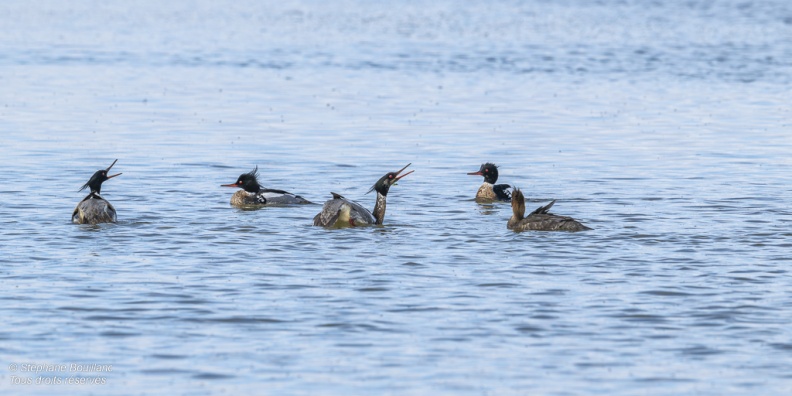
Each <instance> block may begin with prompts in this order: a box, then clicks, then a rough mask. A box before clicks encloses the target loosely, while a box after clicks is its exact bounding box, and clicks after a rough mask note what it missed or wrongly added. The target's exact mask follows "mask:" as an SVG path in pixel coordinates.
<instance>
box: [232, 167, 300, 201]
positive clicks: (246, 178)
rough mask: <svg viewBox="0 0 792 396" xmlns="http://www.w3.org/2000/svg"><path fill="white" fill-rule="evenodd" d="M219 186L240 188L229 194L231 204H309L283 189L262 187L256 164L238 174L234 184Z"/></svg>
mask: <svg viewBox="0 0 792 396" xmlns="http://www.w3.org/2000/svg"><path fill="white" fill-rule="evenodd" d="M220 186H221V187H235V188H241V190H239V191H237V192H235V193H234V195H232V196H231V205H234V206H251V205H258V206H264V205H290V204H309V203H311V202H310V201H308V200H307V199H305V198H303V197H301V196H299V195H294V194H292V193H290V192H286V191H283V190H273V189H269V188H264V187H262V186H261V185H260V184H259V183H258V166H256V169H253V170H252V171H250V172H248V173H243V174H241V175H239V178H238V179H237V181H236V183H234V184H221V185H220Z"/></svg>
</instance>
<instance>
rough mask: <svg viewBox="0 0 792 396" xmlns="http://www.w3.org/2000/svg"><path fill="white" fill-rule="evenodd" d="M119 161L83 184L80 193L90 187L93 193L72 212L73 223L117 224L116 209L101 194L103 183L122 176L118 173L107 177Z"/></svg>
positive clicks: (95, 173) (101, 170)
mask: <svg viewBox="0 0 792 396" xmlns="http://www.w3.org/2000/svg"><path fill="white" fill-rule="evenodd" d="M117 161H118V160H115V161H113V163H112V164H110V166H108V167H107V169H100V170H98V171H96V172H94V174H93V176H91V178H90V179H88V183H85V184H83V186H82V187H81V188H80V191H82V190H85V188H86V187H90V188H91V193H90V194H88V196H87V197H85V198H83V200H82V201H80V203H78V204H77V207H76V208H74V212H72V222H73V223H76V224H99V223H115V222H116V210H115V208H114V207H113V205H111V204H110V202H107V200H106V199H104V198H102V196H101V195H99V193H100V192H101V190H102V183H104V182H105V181H106V180H110V179H112V178H114V177H116V176H118V175H120V173H117V174H115V175H113V176H107V172H110V168H112V167H113V165H115V163H116V162H117Z"/></svg>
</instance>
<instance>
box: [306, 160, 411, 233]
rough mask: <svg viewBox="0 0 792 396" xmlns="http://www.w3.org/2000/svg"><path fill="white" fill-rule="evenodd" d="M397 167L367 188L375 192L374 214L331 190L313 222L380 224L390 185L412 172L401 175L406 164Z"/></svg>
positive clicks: (383, 217)
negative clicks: (329, 198)
mask: <svg viewBox="0 0 792 396" xmlns="http://www.w3.org/2000/svg"><path fill="white" fill-rule="evenodd" d="M410 165H411V164H407V166H405V167H404V168H401V169H399V171H397V172H388V173H386V174H385V176H382V177H381V178H380V179H379V180H377V182H376V183H374V185H373V186H372V187H371V189H370V190H368V192H367V193H366V194H368V193H370V192H372V191H376V192H377V203H376V204H375V205H374V214H373V215H372V214H371V212H369V211H368V210H367V209H366V208H364V207H363V206H361V205H360V204H358V203H357V202H353V201H350V200H348V199H346V198H344V197H342V196H341V195H339V194H336V193H334V192H331V193H330V194H332V195H333V199H331V200H329V201H327V202H325V204H324V206H323V207H322V211H321V212H319V214H317V215H316V217H314V222H313V224H314V225H315V226H322V227H345V226H352V227H355V226H365V225H370V224H376V225H382V222H383V220H384V219H385V206H386V197H387V196H388V191H389V190H390V187H391V186H393V185H395V184H396V182H397V181H399V179H401V178H403V177H404V176H407V175H409V174H410V173H413V172H414V171H409V172H407V173H405V174H403V175H401V176H399V174H401V173H402V171H404V170H405V169H407V167H408V166H410Z"/></svg>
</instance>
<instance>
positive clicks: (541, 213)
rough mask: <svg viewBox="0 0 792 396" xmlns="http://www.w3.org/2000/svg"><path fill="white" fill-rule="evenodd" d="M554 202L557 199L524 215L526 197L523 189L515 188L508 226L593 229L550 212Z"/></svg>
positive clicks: (511, 227)
mask: <svg viewBox="0 0 792 396" xmlns="http://www.w3.org/2000/svg"><path fill="white" fill-rule="evenodd" d="M554 203H555V200H553V202H550V203H549V204H547V205H546V206H540V207H539V208H537V209H536V210H534V211H533V212H531V213H530V214H529V215H528V216H523V215H524V214H525V198H524V197H523V193H522V191H520V190H519V189H515V190H514V192H512V198H511V205H512V211H513V212H514V214H513V215H512V217H511V218H510V219H509V222H508V223H506V228H508V229H510V230H514V231H527V230H534V231H585V230H590V229H591V228H589V227H586V226H584V225H583V224H580V222H578V221H577V220H575V219H573V218H571V217H566V216H557V215H554V214H552V213H548V211H549V210H550V207H551V206H553V204H554Z"/></svg>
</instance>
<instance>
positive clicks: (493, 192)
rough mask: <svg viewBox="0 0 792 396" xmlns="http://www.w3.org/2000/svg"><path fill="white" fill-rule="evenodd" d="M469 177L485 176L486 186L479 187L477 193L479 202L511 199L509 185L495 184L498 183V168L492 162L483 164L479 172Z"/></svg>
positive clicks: (472, 173) (471, 173)
mask: <svg viewBox="0 0 792 396" xmlns="http://www.w3.org/2000/svg"><path fill="white" fill-rule="evenodd" d="M468 175H476V176H484V184H482V185H481V187H479V189H478V192H477V193H476V200H477V201H481V200H483V201H508V200H509V199H511V195H510V194H509V189H510V188H511V186H510V185H508V184H495V182H497V181H498V167H497V166H496V165H495V164H493V163H490V162H487V163H485V164H481V168H480V169H479V170H478V172H470V173H468Z"/></svg>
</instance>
